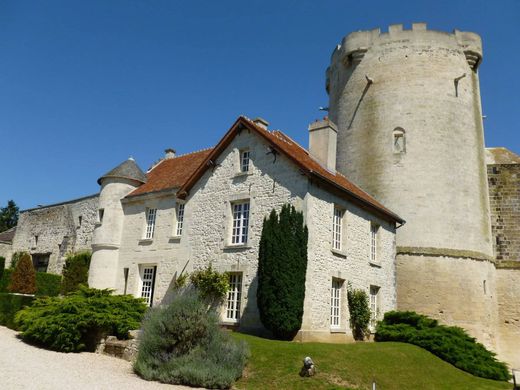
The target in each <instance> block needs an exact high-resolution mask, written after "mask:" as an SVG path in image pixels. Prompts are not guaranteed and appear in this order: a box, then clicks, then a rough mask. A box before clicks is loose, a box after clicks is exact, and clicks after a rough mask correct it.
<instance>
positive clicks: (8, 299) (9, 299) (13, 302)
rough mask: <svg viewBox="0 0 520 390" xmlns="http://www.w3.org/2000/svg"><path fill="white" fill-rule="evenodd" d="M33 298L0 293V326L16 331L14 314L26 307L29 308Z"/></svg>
mask: <svg viewBox="0 0 520 390" xmlns="http://www.w3.org/2000/svg"><path fill="white" fill-rule="evenodd" d="M33 301H34V297H31V296H28V295H15V294H8V293H0V325H3V326H7V327H8V328H10V329H14V330H17V327H16V325H15V323H14V316H15V314H16V313H17V312H18V311H19V310H21V309H23V308H24V307H26V306H30V305H31V304H32V302H33Z"/></svg>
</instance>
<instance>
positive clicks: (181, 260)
mask: <svg viewBox="0 0 520 390" xmlns="http://www.w3.org/2000/svg"><path fill="white" fill-rule="evenodd" d="M335 137H336V129H335V127H334V125H333V124H332V123H331V122H329V121H328V120H324V121H320V122H316V123H313V124H312V125H311V126H310V145H311V146H310V151H307V150H305V149H304V148H302V147H301V146H299V145H298V144H297V143H296V142H295V141H293V140H292V139H291V138H289V137H288V136H286V135H285V134H283V133H282V132H280V131H269V130H268V129H267V124H266V122H265V121H263V120H260V119H259V120H255V121H251V120H249V119H247V118H245V117H240V118H238V120H237V121H236V122H235V123H234V124H233V126H232V127H231V129H230V130H229V131H228V132H227V133H226V134H225V136H224V137H223V138H222V139H221V141H220V142H219V143H218V144H217V145H216V146H215V147H214V148H212V149H207V150H203V151H199V152H195V153H190V154H187V155H183V156H178V157H175V156H174V155H173V153H172V152H171V151H170V152H169V153H168V154H167V156H166V157H165V159H163V160H162V161H160V162H159V163H158V164H157V165H155V166H154V167H153V168H152V169H151V170H150V171H149V172H148V174H147V177H146V179H145V178H144V177H143V175H142V173H141V172H140V171H139V170H138V167H137V165H136V164H135V162H133V161H131V160H128V161H126V162H124V163H123V164H122V165H121V166H119V167H116V169H114V170H113V171H111V173H109V174H107V175H104V176H102V177H101V178H100V184H101V192H100V202H99V204H100V208H103V211H102V214H103V219H102V223H100V224H99V225H97V227H96V230H95V232H94V239H93V242H92V247H93V256H92V263H91V269H90V275H89V284H90V285H91V286H93V287H98V288H105V287H111V288H114V287H115V288H116V290H117V292H119V293H130V294H134V295H136V296H142V297H144V298H145V299H147V301H148V302H149V303H150V304H158V303H161V302H164V301H165V300H167V299H168V293H169V291H171V284H172V283H173V282H174V281H175V279H176V277H178V276H179V275H180V274H181V273H183V272H191V271H192V270H194V269H198V268H203V267H206V266H208V265H210V264H211V265H212V266H213V267H214V268H216V269H217V270H219V271H222V272H224V271H226V272H230V285H231V291H230V292H229V294H228V296H227V299H226V302H225V303H224V305H223V306H222V313H221V315H222V317H221V318H222V323H224V324H226V325H230V326H234V327H239V328H240V329H245V330H249V331H257V332H261V331H262V325H261V322H260V319H259V313H258V309H257V306H256V288H257V268H258V246H259V240H260V235H261V230H262V221H263V219H264V217H266V216H267V215H268V214H269V213H270V211H271V210H272V209H276V210H278V211H279V210H280V209H281V206H282V205H283V204H284V203H290V204H292V205H294V206H295V207H296V208H297V209H298V210H301V211H303V214H304V218H305V223H306V224H307V226H308V229H309V244H308V267H307V276H306V298H305V303H304V316H303V324H302V329H301V331H300V332H299V335H298V338H299V339H300V340H348V339H351V338H352V335H351V332H350V329H349V325H348V317H349V316H348V310H347V305H346V288H347V283H349V282H350V283H352V286H353V287H354V288H361V289H364V290H366V292H367V294H370V296H371V300H372V310H373V316H374V320H375V319H376V318H380V317H381V315H382V314H383V313H384V312H386V311H388V310H392V309H395V308H396V288H395V283H396V281H395V264H394V259H395V230H396V227H397V226H399V225H400V224H402V223H403V222H404V221H403V220H402V219H401V218H400V217H399V216H397V215H396V214H394V213H393V212H391V211H390V210H388V209H387V208H385V207H384V206H383V205H381V204H380V203H379V202H377V201H376V200H375V199H374V198H372V197H371V196H369V195H368V194H367V193H365V192H363V191H362V190H360V189H359V188H358V187H356V186H355V185H354V184H352V183H351V182H350V181H349V180H348V179H347V178H345V177H344V176H343V175H341V174H340V173H338V172H337V171H336V170H335ZM329 141H330V142H329ZM123 170H124V171H125V173H122V171H123ZM116 230H117V231H116Z"/></svg>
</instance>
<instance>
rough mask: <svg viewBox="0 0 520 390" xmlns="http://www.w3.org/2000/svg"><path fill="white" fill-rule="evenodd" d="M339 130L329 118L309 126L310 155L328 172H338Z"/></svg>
mask: <svg viewBox="0 0 520 390" xmlns="http://www.w3.org/2000/svg"><path fill="white" fill-rule="evenodd" d="M337 138H338V129H337V127H336V125H335V124H334V123H333V122H332V121H331V120H329V118H328V117H325V118H323V120H321V121H316V122H313V123H311V124H310V125H309V153H310V155H311V156H312V157H314V158H315V159H316V160H318V161H319V162H320V163H321V164H322V165H324V166H325V167H327V169H328V170H330V171H332V172H335V171H336V143H337Z"/></svg>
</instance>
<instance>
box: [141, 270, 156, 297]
mask: <svg viewBox="0 0 520 390" xmlns="http://www.w3.org/2000/svg"><path fill="white" fill-rule="evenodd" d="M156 275H157V266H156V265H140V266H139V276H140V286H139V296H140V297H141V298H143V299H144V300H145V302H146V304H147V305H148V306H152V304H153V296H154V292H155V277H156Z"/></svg>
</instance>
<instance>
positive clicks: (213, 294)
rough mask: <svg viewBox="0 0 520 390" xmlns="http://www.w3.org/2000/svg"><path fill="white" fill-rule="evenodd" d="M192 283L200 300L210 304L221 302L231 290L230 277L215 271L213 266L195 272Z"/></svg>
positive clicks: (191, 276)
mask: <svg viewBox="0 0 520 390" xmlns="http://www.w3.org/2000/svg"><path fill="white" fill-rule="evenodd" d="M190 281H191V283H192V284H193V285H194V286H195V288H196V289H197V291H198V293H199V296H200V298H202V299H203V300H204V301H206V302H207V303H210V304H215V303H218V302H221V301H222V300H223V299H224V298H225V296H226V294H227V292H228V290H229V275H228V274H227V273H220V272H217V271H215V270H214V269H213V268H212V267H211V264H210V265H209V266H208V267H207V268H205V269H200V270H197V271H195V272H193V273H192V274H191V275H190Z"/></svg>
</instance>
